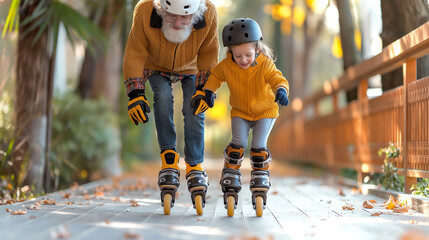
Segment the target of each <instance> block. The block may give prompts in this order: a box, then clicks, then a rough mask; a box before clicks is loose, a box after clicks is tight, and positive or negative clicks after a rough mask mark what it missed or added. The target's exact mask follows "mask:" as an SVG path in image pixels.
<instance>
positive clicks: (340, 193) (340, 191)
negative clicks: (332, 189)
mask: <svg viewBox="0 0 429 240" xmlns="http://www.w3.org/2000/svg"><path fill="white" fill-rule="evenodd" d="M338 194H339V195H340V196H343V197H344V196H346V194H344V192H343V189H342V188H340V189H339V192H338Z"/></svg>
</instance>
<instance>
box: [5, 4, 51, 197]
mask: <svg viewBox="0 0 429 240" xmlns="http://www.w3.org/2000/svg"><path fill="white" fill-rule="evenodd" d="M39 2H40V1H34V2H33V3H32V4H29V5H27V6H26V7H25V8H23V3H24V1H21V4H20V10H19V11H20V22H22V21H23V20H24V19H26V18H27V17H29V16H30V15H31V14H32V12H33V11H34V10H35V8H36V6H37V5H38V4H39ZM48 2H49V1H47V3H45V4H49V3H48ZM29 25H31V24H29ZM29 25H26V26H23V27H22V26H21V27H20V28H19V34H20V36H22V35H21V34H22V33H23V32H24V31H26V30H27V28H28V27H29ZM37 31H38V29H35V30H33V31H31V32H30V33H29V34H28V35H26V36H24V37H20V38H19V40H18V48H17V49H18V54H17V55H18V57H17V67H16V71H17V79H16V85H15V95H16V96H15V99H16V104H15V126H16V133H15V135H16V138H17V139H16V145H15V146H16V147H17V149H15V151H14V154H13V158H14V165H15V167H17V169H19V168H22V166H24V167H26V168H27V170H28V172H27V176H26V178H25V181H24V183H25V184H32V185H34V187H35V189H36V191H39V192H40V191H41V190H42V189H43V177H44V171H45V165H46V154H45V151H46V146H47V142H46V141H47V128H48V126H47V123H48V116H47V113H48V112H47V110H48V107H49V105H48V104H49V99H48V96H49V93H48V89H49V74H50V69H49V52H48V34H47V33H46V32H45V33H43V34H42V35H41V37H40V38H39V40H38V41H37V42H35V43H34V44H33V43H32V42H33V39H34V37H35V35H36V33H37ZM24 170H26V169H24Z"/></svg>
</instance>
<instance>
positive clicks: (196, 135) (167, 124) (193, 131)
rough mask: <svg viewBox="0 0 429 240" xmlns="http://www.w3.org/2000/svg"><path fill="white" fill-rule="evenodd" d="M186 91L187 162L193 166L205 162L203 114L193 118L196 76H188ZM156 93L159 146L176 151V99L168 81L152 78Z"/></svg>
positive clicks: (155, 103) (156, 121)
mask: <svg viewBox="0 0 429 240" xmlns="http://www.w3.org/2000/svg"><path fill="white" fill-rule="evenodd" d="M180 82H181V84H182V91H183V109H182V113H183V116H184V128H185V129H184V134H185V161H186V162H187V163H188V164H190V165H195V164H198V163H202V162H203V161H204V119H205V116H204V113H201V114H198V115H196V116H194V114H193V109H192V107H191V98H192V96H193V95H194V93H195V90H196V87H195V75H188V76H186V77H185V78H184V79H182V80H181V81H180ZM149 83H150V86H151V88H152V91H153V113H154V116H155V126H156V132H157V135H158V144H159V147H160V148H161V151H162V150H167V149H173V148H176V130H175V126H174V121H173V119H174V97H173V88H172V83H171V81H170V79H169V78H166V77H163V76H161V75H158V74H154V75H152V76H150V77H149Z"/></svg>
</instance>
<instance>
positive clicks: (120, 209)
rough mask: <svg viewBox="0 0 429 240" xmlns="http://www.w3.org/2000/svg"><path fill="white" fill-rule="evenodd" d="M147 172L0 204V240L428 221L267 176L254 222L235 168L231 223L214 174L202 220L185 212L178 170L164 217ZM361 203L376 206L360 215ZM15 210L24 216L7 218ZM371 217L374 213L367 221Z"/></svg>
mask: <svg viewBox="0 0 429 240" xmlns="http://www.w3.org/2000/svg"><path fill="white" fill-rule="evenodd" d="M182 162H183V161H182ZM219 162H221V161H220V160H219V161H218V163H219ZM218 165H219V164H218ZM182 169H183V168H182ZM151 172H152V173H151V174H148V173H145V174H143V175H142V176H141V178H132V177H124V178H121V179H120V180H118V181H114V180H111V179H109V180H102V181H97V182H92V183H90V184H86V185H84V186H75V187H72V188H71V189H68V190H66V191H62V192H56V193H52V194H48V195H46V196H44V197H43V198H37V199H34V200H31V201H27V202H22V203H16V204H13V205H3V206H0V239H1V240H8V239H14V240H15V239H35V240H38V239H64V238H67V239H184V240H188V239H190V240H192V239H204V240H208V239H228V240H233V239H267V240H268V239H269V240H271V239H344V238H347V239H348V240H350V239H365V240H370V239H429V216H428V215H424V214H422V213H419V212H415V211H413V210H409V211H408V212H406V213H393V211H392V210H388V209H386V208H384V207H381V204H382V203H383V202H384V201H386V200H387V199H384V198H380V197H377V196H373V195H362V194H360V193H354V192H353V190H352V189H351V188H348V187H344V186H339V185H335V184H330V183H329V181H327V179H322V178H312V177H305V176H297V174H286V175H283V174H273V175H275V176H273V177H272V188H271V190H270V193H269V195H268V202H267V208H266V209H265V210H264V216H263V217H261V218H258V217H256V216H255V211H254V210H253V208H252V205H251V198H250V196H251V195H250V191H249V188H248V182H249V177H248V173H249V172H248V169H247V170H246V169H244V170H243V183H244V186H243V190H242V191H241V192H240V195H239V196H240V199H239V205H238V208H237V209H236V211H235V215H234V217H232V218H229V217H227V215H226V209H225V208H224V206H223V199H222V193H221V190H220V186H219V176H220V170H219V169H218V168H216V169H214V170H213V171H210V170H209V171H208V172H209V178H210V186H209V190H208V197H207V200H206V207H205V208H204V214H203V215H202V216H198V215H196V211H195V209H193V207H192V206H191V200H190V195H189V193H188V192H187V190H186V184H185V182H184V174H183V172H182V175H181V179H182V183H181V186H180V188H179V192H178V196H177V198H176V204H175V206H174V208H172V211H171V215H169V216H166V215H164V214H163V208H162V207H161V205H160V200H159V191H158V189H157V187H156V185H155V184H156V171H151ZM273 173H275V171H273ZM298 175H299V174H298ZM366 200H375V201H376V202H377V203H376V204H375V207H374V208H373V209H366V208H364V207H363V202H364V201H366ZM50 204H54V205H50ZM20 210H21V211H22V212H25V214H24V215H13V214H17V213H20V212H19V211H20ZM16 211H17V212H16ZM374 213H381V214H380V215H379V216H371V215H372V214H374ZM417 237H421V238H417Z"/></svg>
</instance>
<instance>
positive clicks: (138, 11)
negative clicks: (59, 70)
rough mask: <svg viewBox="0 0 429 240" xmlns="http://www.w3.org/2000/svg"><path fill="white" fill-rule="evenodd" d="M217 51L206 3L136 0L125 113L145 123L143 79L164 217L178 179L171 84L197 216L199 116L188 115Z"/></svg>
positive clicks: (201, 190) (202, 186) (212, 11)
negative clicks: (179, 96)
mask: <svg viewBox="0 0 429 240" xmlns="http://www.w3.org/2000/svg"><path fill="white" fill-rule="evenodd" d="M218 51H219V43H218V34H217V12H216V8H215V6H214V5H213V3H211V2H210V1H209V0H141V1H140V2H139V3H138V4H137V5H136V7H135V9H134V17H133V25H132V28H131V30H130V33H129V36H128V42H127V46H126V49H125V54H124V60H123V69H124V70H123V72H124V79H125V82H124V84H125V86H126V91H127V95H128V97H129V103H128V114H129V116H130V118H131V120H132V121H133V122H134V123H135V124H136V125H137V124H138V123H139V122H141V123H146V122H147V121H148V120H149V117H148V113H149V112H150V107H149V102H148V100H147V99H146V96H145V83H146V81H147V80H149V83H150V86H151V88H152V91H153V93H154V97H153V98H154V99H153V110H154V117H155V126H156V130H157V136H158V143H159V147H160V149H161V161H162V166H161V171H160V172H159V176H158V185H159V188H160V190H161V202H162V205H163V206H164V213H165V214H167V215H168V214H170V208H171V207H173V204H174V201H175V192H176V190H177V188H178V187H179V176H180V171H179V166H178V162H179V154H178V153H177V151H176V132H175V126H174V122H173V112H174V111H173V107H174V101H173V93H172V84H173V83H176V82H180V83H181V85H182V90H183V109H182V113H183V116H184V132H185V149H184V153H185V162H186V179H187V183H188V190H189V191H190V193H191V198H192V203H193V204H194V207H195V208H196V210H197V214H198V215H201V214H202V208H203V207H204V203H205V194H206V190H207V185H208V181H207V174H206V173H205V171H204V169H203V167H202V165H201V164H202V162H203V161H204V114H203V113H198V112H200V111H194V107H195V106H200V109H201V108H206V105H205V101H204V100H202V99H204V96H203V95H204V92H203V91H197V89H199V90H201V89H202V87H203V86H204V83H205V80H206V74H207V71H208V70H210V68H212V67H213V66H214V65H216V64H217V63H218ZM194 94H195V95H194ZM193 98H194V99H193ZM191 100H192V106H191ZM197 108H198V107H196V108H195V109H196V110H197ZM194 113H195V114H194Z"/></svg>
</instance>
